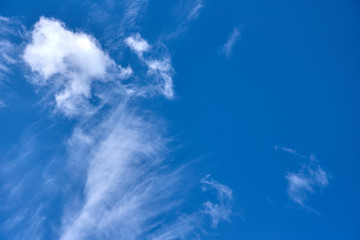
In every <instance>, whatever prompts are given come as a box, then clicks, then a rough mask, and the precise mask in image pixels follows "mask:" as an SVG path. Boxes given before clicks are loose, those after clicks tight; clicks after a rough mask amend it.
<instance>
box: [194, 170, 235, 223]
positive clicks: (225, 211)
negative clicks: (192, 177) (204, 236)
mask: <svg viewBox="0 0 360 240" xmlns="http://www.w3.org/2000/svg"><path fill="white" fill-rule="evenodd" d="M201 183H202V184H203V185H202V188H203V191H207V190H210V189H214V190H216V191H217V197H218V201H219V203H212V202H210V201H206V202H205V203H204V204H203V205H204V210H203V212H204V213H205V214H207V215H209V216H210V218H211V221H212V224H211V226H212V227H213V228H216V227H217V225H218V223H219V222H220V221H227V222H230V215H231V214H232V211H231V202H232V200H233V197H232V190H231V189H230V188H229V187H227V186H225V185H223V184H220V183H218V182H217V181H215V180H213V179H210V176H209V175H208V176H206V177H205V178H203V179H202V180H201Z"/></svg>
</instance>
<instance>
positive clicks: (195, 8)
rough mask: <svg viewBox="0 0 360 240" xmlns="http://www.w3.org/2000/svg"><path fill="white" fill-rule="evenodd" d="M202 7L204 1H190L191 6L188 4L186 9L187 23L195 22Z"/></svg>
mask: <svg viewBox="0 0 360 240" xmlns="http://www.w3.org/2000/svg"><path fill="white" fill-rule="evenodd" d="M203 7H204V1H203V0H195V1H191V4H189V6H188V8H187V11H186V12H187V17H186V19H187V20H188V21H192V20H195V19H197V18H198V17H199V15H200V12H201V9H202V8H203Z"/></svg>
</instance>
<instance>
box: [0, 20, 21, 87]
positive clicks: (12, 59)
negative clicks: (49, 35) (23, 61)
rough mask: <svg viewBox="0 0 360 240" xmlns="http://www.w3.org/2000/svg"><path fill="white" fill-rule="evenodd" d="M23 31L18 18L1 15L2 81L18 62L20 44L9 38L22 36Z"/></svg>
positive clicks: (0, 50)
mask: <svg viewBox="0 0 360 240" xmlns="http://www.w3.org/2000/svg"><path fill="white" fill-rule="evenodd" d="M23 31H24V29H23V26H22V25H21V24H20V23H19V22H18V21H17V20H15V19H10V18H6V17H2V16H0V82H1V81H2V80H4V78H5V75H7V74H9V73H11V67H12V66H13V65H14V64H15V63H17V62H18V59H17V57H18V56H17V54H18V53H19V46H17V45H18V44H15V43H13V42H11V41H10V40H9V39H10V38H15V39H16V38H18V37H20V36H22V34H23Z"/></svg>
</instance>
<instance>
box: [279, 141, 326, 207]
mask: <svg viewBox="0 0 360 240" xmlns="http://www.w3.org/2000/svg"><path fill="white" fill-rule="evenodd" d="M275 150H280V151H283V152H286V153H290V154H292V155H294V156H295V157H297V158H298V159H301V160H302V161H301V164H300V168H299V169H298V170H297V171H288V172H287V174H286V175H285V178H286V180H287V182H288V186H287V193H288V196H289V198H290V199H291V200H292V201H293V202H295V203H296V204H298V205H300V206H302V207H304V208H306V209H308V210H311V211H313V212H315V213H317V211H316V210H314V209H312V208H310V207H309V206H308V204H307V200H308V198H309V195H310V194H314V193H316V191H318V190H320V189H323V188H325V187H326V186H328V185H329V178H330V176H329V174H328V173H327V172H326V171H325V170H323V168H322V167H321V166H320V164H319V161H318V160H317V159H316V158H315V156H314V155H310V156H307V155H304V154H300V153H298V151H296V150H295V149H292V148H287V147H280V146H275Z"/></svg>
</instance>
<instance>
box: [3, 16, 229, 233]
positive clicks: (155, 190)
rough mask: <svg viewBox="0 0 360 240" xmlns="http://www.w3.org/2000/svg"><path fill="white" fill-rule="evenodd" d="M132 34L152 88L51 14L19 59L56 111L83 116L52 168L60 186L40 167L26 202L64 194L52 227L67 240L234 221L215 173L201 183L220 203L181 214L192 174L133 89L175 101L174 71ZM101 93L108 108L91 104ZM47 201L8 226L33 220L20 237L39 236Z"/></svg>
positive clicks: (184, 229)
mask: <svg viewBox="0 0 360 240" xmlns="http://www.w3.org/2000/svg"><path fill="white" fill-rule="evenodd" d="M132 37H133V38H132V40H130V39H129V38H128V42H125V43H126V44H127V45H128V46H129V47H130V48H131V49H132V50H133V51H134V52H135V53H136V54H137V55H138V56H139V59H140V62H141V64H142V65H143V66H145V68H146V71H145V72H146V74H144V76H145V75H146V76H147V77H151V78H152V79H154V82H153V83H152V84H150V85H141V84H140V86H135V84H133V83H130V84H129V86H127V85H125V83H124V84H123V83H122V82H119V81H116V80H118V79H122V78H127V77H129V76H130V75H131V74H134V75H135V74H139V73H133V72H132V70H131V68H130V67H128V68H122V67H121V66H118V65H117V64H116V63H115V62H114V61H113V60H112V59H111V58H110V57H109V56H108V55H107V54H106V53H105V52H104V51H103V50H102V49H101V48H100V46H99V44H98V43H97V41H96V40H95V39H94V38H93V37H91V36H90V35H87V34H85V33H81V32H73V31H70V30H68V29H66V28H65V25H64V24H63V23H61V22H60V21H58V20H55V19H48V18H44V17H42V18H41V19H40V21H39V22H37V23H36V24H35V26H34V29H33V31H32V32H31V38H32V39H31V42H30V43H29V44H28V45H27V46H26V48H25V51H24V54H23V59H24V61H25V63H27V64H28V65H29V66H30V68H31V70H32V72H34V73H35V74H34V76H32V77H31V78H30V81H31V83H33V84H34V85H35V86H37V87H38V88H39V89H42V90H44V91H45V92H46V93H45V98H46V99H48V97H49V96H50V97H51V98H52V99H54V101H55V108H56V110H57V111H60V112H61V113H63V114H65V115H66V116H69V117H70V116H78V115H83V114H87V115H86V117H80V118H78V119H76V121H74V122H75V123H74V124H75V127H74V129H73V132H72V136H71V137H70V138H69V139H68V141H67V145H66V151H67V154H68V158H67V161H64V160H63V159H61V161H60V162H62V163H63V162H66V166H62V165H61V166H62V167H63V168H58V169H56V170H58V171H56V172H57V174H63V175H61V180H58V181H59V182H57V183H56V184H58V185H59V186H57V187H56V188H53V187H52V186H54V185H55V184H54V178H55V177H54V176H53V175H52V174H49V173H46V171H44V175H43V176H42V178H39V181H42V180H43V181H44V183H43V185H42V186H41V187H40V188H39V189H40V190H41V191H38V188H36V192H37V193H35V194H34V197H33V198H34V199H33V200H31V201H29V202H31V203H32V204H31V206H36V202H35V201H36V200H37V199H38V198H40V197H39V196H41V197H43V199H45V200H44V201H42V203H44V205H47V206H50V204H49V202H47V200H48V197H47V194H44V191H45V190H46V191H49V192H51V194H49V195H56V194H58V195H61V198H62V201H63V202H64V203H66V205H65V206H64V209H62V210H63V212H62V213H63V216H62V222H61V225H62V227H61V229H60V230H58V229H57V230H56V232H57V233H58V234H59V238H60V239H62V240H72V239H79V240H81V239H89V238H92V239H126V240H128V239H161V240H163V239H164V240H165V239H181V238H183V239H185V238H188V237H190V236H198V234H197V231H198V230H199V228H203V227H204V226H203V225H201V224H200V222H201V221H202V219H203V218H204V217H207V218H208V216H210V218H211V221H212V227H216V226H217V224H218V222H219V221H223V220H225V221H229V216H230V214H231V205H230V202H231V201H232V191H231V189H229V188H228V187H226V186H225V185H222V184H220V183H218V182H216V181H214V180H212V179H210V178H209V177H206V178H204V179H203V180H202V185H203V190H204V191H207V190H213V191H215V192H216V196H217V200H216V201H206V202H205V203H204V204H203V205H202V207H201V209H200V210H195V211H194V212H191V213H184V214H179V212H180V211H181V205H182V203H183V202H184V201H185V197H184V195H185V194H186V190H188V189H187V188H191V187H193V186H189V185H191V184H192V183H191V184H189V185H186V184H184V181H186V180H187V176H188V172H187V171H186V169H185V168H183V167H171V164H170V166H169V164H168V162H167V153H168V151H169V149H168V141H169V140H168V138H167V137H166V135H165V134H164V131H165V130H164V128H166V127H165V126H164V125H165V124H164V123H163V121H162V120H161V119H159V118H157V117H156V116H154V115H153V114H152V113H151V112H149V110H148V109H145V110H142V109H141V107H140V106H142V105H138V102H139V98H138V96H139V95H140V94H137V93H138V92H139V91H142V90H143V89H144V90H145V91H147V92H152V91H157V92H160V93H162V94H163V95H165V96H166V97H167V98H172V97H173V95H174V93H173V79H172V77H173V75H174V70H173V67H172V64H171V59H170V57H169V56H168V55H167V54H164V53H162V52H160V53H159V52H154V51H156V50H153V48H151V46H150V44H148V43H147V41H146V40H144V39H142V38H141V36H140V35H133V36H132ZM145 53H146V54H149V55H146V54H145ZM143 55H145V56H143ZM141 77H142V76H141ZM95 85H96V86H97V85H101V87H99V89H97V88H96V86H95ZM114 86H115V87H114ZM104 88H106V90H104ZM133 92H135V94H132V93H133ZM95 96H96V97H99V98H100V99H101V101H103V102H106V103H110V104H109V106H108V108H106V109H105V108H101V107H98V106H97V105H92V103H90V102H91V99H92V98H93V97H95ZM114 96H115V97H114ZM109 99H110V100H109ZM114 99H115V100H114ZM92 113H94V114H92ZM95 113H96V114H95ZM99 116H101V117H99ZM62 140H63V139H62ZM31 151H35V150H34V148H31ZM33 159H35V158H33ZM50 164H51V163H49V165H50ZM62 171H65V173H64V172H62ZM60 172H61V173H60ZM64 176H66V177H64ZM25 180H26V179H25ZM25 180H24V182H25ZM19 186H21V187H22V185H19ZM19 188H20V187H19ZM59 188H61V190H59ZM11 189H12V188H11ZM23 190H24V189H20V190H18V191H16V192H17V193H21V192H22V191H23ZM7 200H8V201H9V200H10V198H9V199H7ZM49 201H50V200H49ZM24 202H25V201H24ZM42 203H41V204H42ZM41 204H39V205H38V208H35V207H34V209H30V210H29V211H24V212H21V213H22V215H21V219H20V218H19V219H20V220H19V219H16V218H11V221H10V222H9V223H11V222H12V223H16V222H17V221H22V219H25V220H24V221H26V224H24V223H22V226H24V225H25V226H29V227H28V229H25V230H24V231H23V232H21V233H17V236H20V237H22V236H23V235H24V234H26V233H29V236H31V237H32V238H34V239H36V238H41V236H43V235H42V234H43V230H44V229H45V228H46V226H48V225H46V222H47V221H46V220H47V219H46V218H45V217H46V215H44V212H43V211H42V210H41V207H42V205H41ZM25 205H26V204H24V206H25ZM26 206H28V205H26ZM38 209H39V210H38ZM19 212H20V210H19ZM160 218H161V220H159V219H160ZM163 218H165V220H163V221H162V219H163ZM26 219H29V220H34V224H33V225H31V221H29V220H26ZM9 225H11V224H9ZM49 225H50V224H49Z"/></svg>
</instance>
